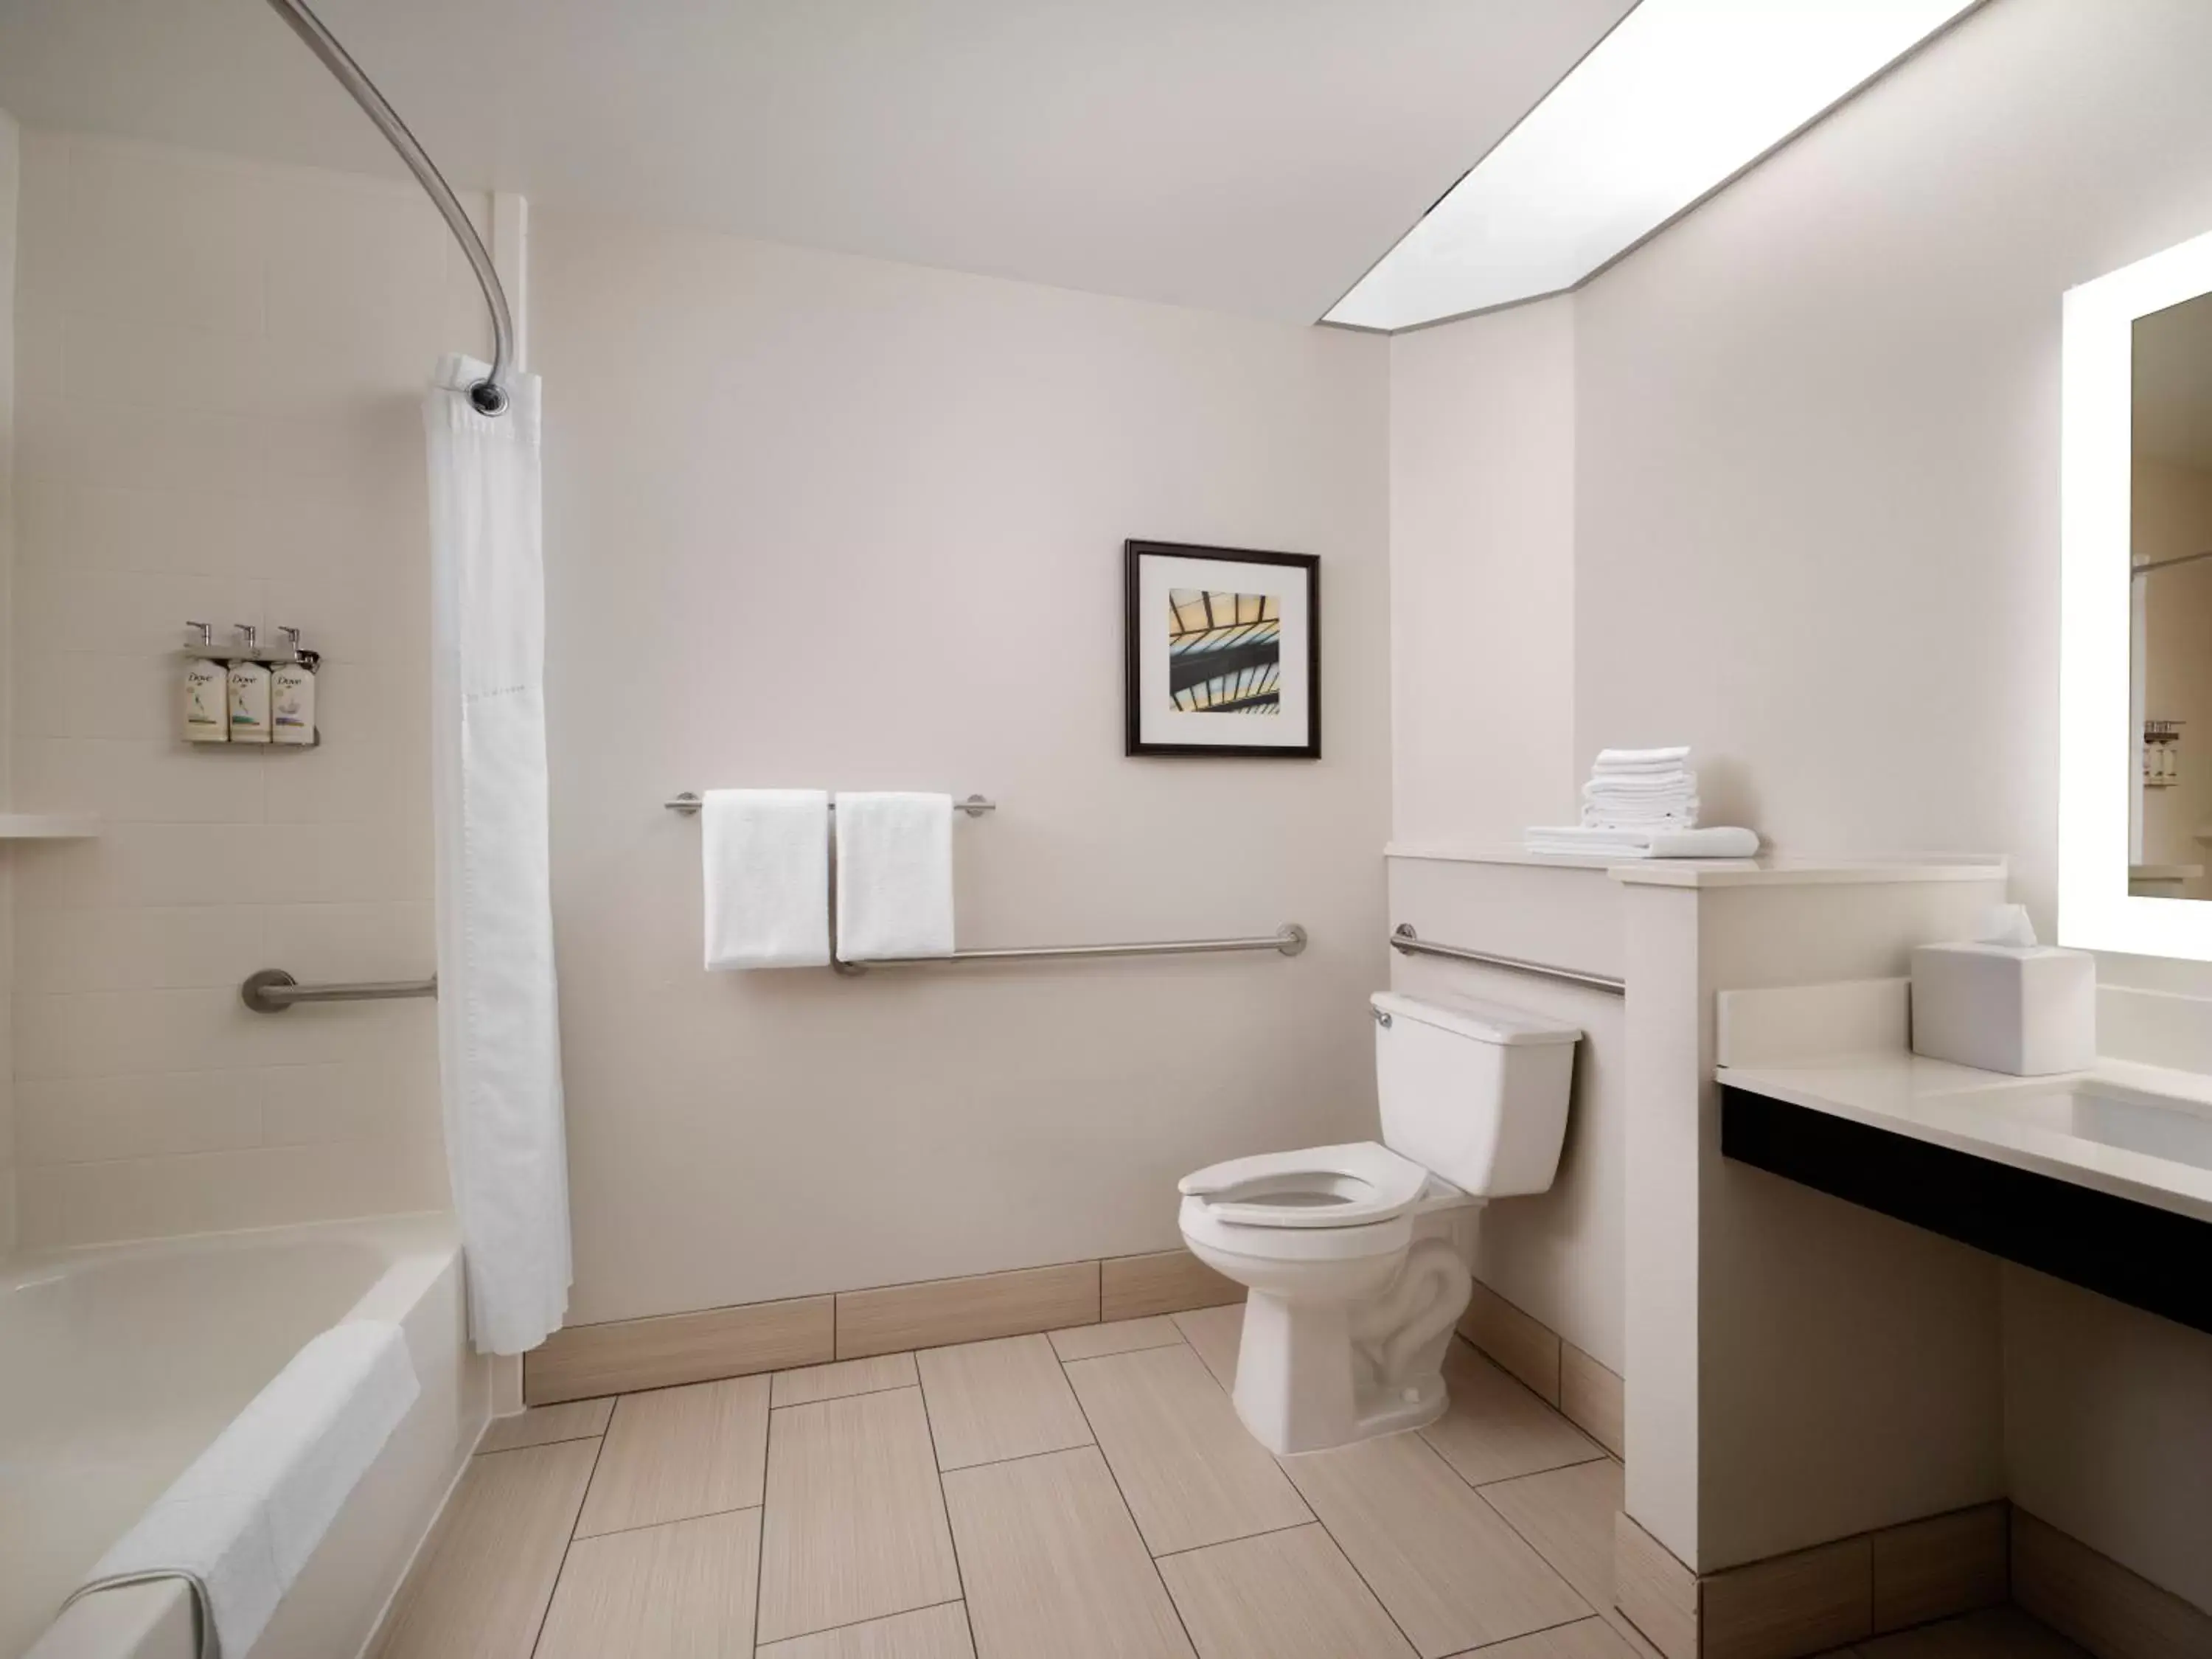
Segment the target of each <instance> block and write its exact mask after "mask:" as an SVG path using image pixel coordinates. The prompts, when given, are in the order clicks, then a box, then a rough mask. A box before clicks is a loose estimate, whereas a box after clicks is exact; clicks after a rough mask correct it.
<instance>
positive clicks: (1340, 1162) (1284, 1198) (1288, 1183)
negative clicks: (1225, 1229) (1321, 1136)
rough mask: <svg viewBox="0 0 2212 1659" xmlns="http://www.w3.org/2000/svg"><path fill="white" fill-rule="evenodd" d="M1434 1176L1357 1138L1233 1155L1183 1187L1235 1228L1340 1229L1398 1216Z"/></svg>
mask: <svg viewBox="0 0 2212 1659" xmlns="http://www.w3.org/2000/svg"><path fill="white" fill-rule="evenodd" d="M1429 1180H1430V1176H1429V1172H1428V1171H1427V1170H1425V1169H1423V1168H1422V1167H1421V1166H1420V1165H1419V1164H1416V1163H1414V1162H1413V1160H1412V1159H1411V1158H1401V1157H1400V1156H1399V1155H1398V1154H1397V1153H1395V1152H1392V1151H1391V1150H1390V1149H1389V1147H1387V1146H1382V1145H1380V1144H1379V1143H1377V1142H1376V1141H1372V1140H1355V1141H1351V1142H1348V1143H1346V1145H1344V1146H1310V1147H1307V1148H1306V1149H1304V1151H1302V1152H1261V1153H1258V1154H1256V1155H1255V1156H1254V1157H1251V1158H1231V1159H1229V1160H1228V1161H1227V1162H1226V1163H1224V1164H1210V1165H1208V1166H1207V1167H1206V1168H1205V1169H1203V1170H1198V1171H1197V1172H1195V1173H1194V1174H1192V1175H1187V1176H1184V1177H1183V1178H1182V1182H1181V1183H1180V1187H1179V1190H1180V1191H1181V1192H1182V1194H1183V1196H1184V1197H1185V1198H1186V1199H1188V1200H1196V1205H1197V1206H1203V1211H1204V1213H1205V1215H1206V1217H1207V1218H1209V1219H1211V1220H1212V1221H1214V1222H1217V1223H1223V1224H1226V1225H1229V1226H1231V1227H1256V1228H1270V1229H1273V1228H1302V1229H1303V1228H1328V1229H1336V1228H1346V1227H1365V1226H1373V1225H1376V1224H1378V1223H1381V1222H1386V1221H1392V1220H1395V1219H1396V1218H1399V1217H1401V1216H1402V1215H1404V1214H1405V1213H1406V1212H1407V1211H1408V1210H1410V1209H1412V1208H1413V1206H1414V1204H1415V1203H1416V1202H1418V1201H1419V1199H1420V1197H1421V1194H1422V1193H1423V1192H1424V1191H1425V1189H1426V1188H1427V1187H1428V1184H1429ZM1192 1207H1194V1206H1192V1205H1188V1204H1187V1205H1186V1206H1185V1208H1186V1209H1189V1208H1192Z"/></svg>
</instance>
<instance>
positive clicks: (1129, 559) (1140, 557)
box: [1121, 540, 1322, 760]
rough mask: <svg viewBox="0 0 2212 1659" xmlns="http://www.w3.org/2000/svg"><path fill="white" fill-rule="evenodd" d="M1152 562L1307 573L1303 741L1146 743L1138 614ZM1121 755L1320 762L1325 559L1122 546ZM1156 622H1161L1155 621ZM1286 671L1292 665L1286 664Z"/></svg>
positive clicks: (1189, 546)
mask: <svg viewBox="0 0 2212 1659" xmlns="http://www.w3.org/2000/svg"><path fill="white" fill-rule="evenodd" d="M1150 558H1171V559H1209V560H1217V561H1218V562H1221V563H1224V564H1231V565H1237V564H1243V565H1255V564H1262V565H1276V566H1288V567H1290V568H1293V569H1296V570H1297V571H1299V572H1301V573H1303V575H1304V581H1305V589H1306V607H1305V608H1306V618H1307V621H1306V650H1305V661H1304V671H1305V680H1306V696H1305V709H1306V731H1305V734H1304V737H1305V740H1304V742H1303V743H1274V744H1251V743H1218V744H1216V743H1158V742H1152V743H1147V742H1146V740H1145V737H1144V720H1143V708H1144V698H1145V695H1146V692H1145V687H1144V670H1143V661H1142V645H1143V641H1144V637H1145V635H1144V627H1145V621H1146V619H1145V618H1144V617H1141V616H1139V608H1140V606H1139V589H1140V585H1141V573H1142V571H1143V568H1144V563H1145V561H1146V559H1150ZM1121 586H1122V614H1121V633H1122V753H1123V754H1124V755H1127V756H1133V757H1135V756H1142V757H1175V758H1182V759H1193V760H1319V759H1320V758H1321V712H1322V701H1321V698H1322V681H1321V558H1320V556H1319V555H1318V554H1313V553H1275V552H1268V551H1265V550H1259V549H1255V548H1238V547H1206V546H1201V545H1199V544H1194V543H1189V542H1151V541H1136V540H1130V541H1125V542H1123V543H1122V544H1121ZM1153 620H1154V621H1155V622H1156V623H1157V621H1158V619H1157V618H1155V619H1153ZM1288 666H1289V665H1287V664H1286V665H1285V668H1287V667H1288Z"/></svg>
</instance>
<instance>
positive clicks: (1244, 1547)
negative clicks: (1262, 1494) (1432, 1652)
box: [1159, 1527, 1413, 1659]
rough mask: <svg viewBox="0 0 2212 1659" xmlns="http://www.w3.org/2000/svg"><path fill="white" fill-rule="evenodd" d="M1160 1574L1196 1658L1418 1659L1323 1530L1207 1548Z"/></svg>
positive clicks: (1169, 1561) (1170, 1562)
mask: <svg viewBox="0 0 2212 1659" xmlns="http://www.w3.org/2000/svg"><path fill="white" fill-rule="evenodd" d="M1159 1567H1160V1577H1163V1578H1164V1579H1166V1580H1167V1585H1168V1593H1169V1594H1170V1595H1173V1596H1174V1597H1175V1602H1176V1607H1177V1609H1178V1610H1179V1611H1181V1613H1182V1622H1183V1626H1184V1628H1185V1629H1187V1630H1188V1631H1189V1632H1190V1639H1191V1642H1192V1643H1193V1644H1194V1645H1195V1646H1196V1647H1197V1649H1198V1652H1199V1659H1394V1656H1403V1659H1413V1648H1412V1647H1411V1646H1410V1645H1408V1644H1407V1641H1406V1638H1404V1637H1403V1636H1402V1635H1401V1634H1400V1633H1399V1631H1398V1627H1397V1626H1395V1625H1394V1624H1392V1623H1391V1622H1390V1615H1389V1613H1385V1612H1383V1604H1382V1603H1381V1602H1379V1601H1376V1599H1375V1594H1374V1592H1373V1591H1371V1590H1370V1589H1368V1588H1367V1586H1366V1585H1365V1584H1364V1583H1362V1582H1361V1581H1360V1577H1359V1575H1358V1573H1356V1572H1354V1571H1352V1564H1351V1563H1350V1562H1349V1561H1346V1559H1344V1552H1343V1551H1341V1550H1340V1549H1338V1548H1337V1547H1336V1546H1335V1545H1334V1543H1332V1542H1331V1541H1330V1540H1329V1536H1328V1533H1326V1532H1324V1531H1323V1530H1322V1528H1319V1527H1292V1528H1289V1529H1288V1530H1287V1531H1284V1532H1271V1533H1268V1534H1265V1535H1264V1536H1262V1537H1259V1538H1240V1539H1237V1540H1236V1541H1234V1542H1231V1543H1227V1544H1213V1545H1210V1546H1208V1547H1206V1548H1205V1549H1202V1550H1191V1551H1188V1552H1187V1553H1184V1554H1182V1555H1170V1556H1167V1557H1165V1558H1164V1559H1162V1560H1161V1562H1160V1564H1159Z"/></svg>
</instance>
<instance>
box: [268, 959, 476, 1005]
mask: <svg viewBox="0 0 2212 1659" xmlns="http://www.w3.org/2000/svg"><path fill="white" fill-rule="evenodd" d="M437 994H438V976H437V975H435V974H433V975H430V977H429V978H428V979H387V980H365V981H361V982H359V983H357V984H352V985H302V984H301V983H300V981H298V980H296V979H294V978H293V977H292V976H291V975H289V974H288V973H286V972H285V971H284V970H283V969H282V968H264V969H262V970H261V971H260V972H259V973H258V974H253V975H248V977H247V979H246V983H245V984H243V985H241V986H240V987H238V1000H240V1002H242V1003H244V1004H245V1005H246V1006H247V1007H249V1008H251V1009H252V1010H253V1012H255V1013H257V1014H281V1013H283V1012H284V1011H285V1010H286V1009H287V1008H289V1007H292V1006H294V1005H295V1004H297V1003H302V1002H383V1001H386V1000H389V999H391V998H393V997H434V996H435V995H437Z"/></svg>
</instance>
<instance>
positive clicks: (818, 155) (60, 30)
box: [0, 0, 1632, 323]
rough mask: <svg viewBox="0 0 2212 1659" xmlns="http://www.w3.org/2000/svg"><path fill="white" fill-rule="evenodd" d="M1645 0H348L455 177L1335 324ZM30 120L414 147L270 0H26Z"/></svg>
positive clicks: (312, 156) (545, 200) (24, 78)
mask: <svg viewBox="0 0 2212 1659" xmlns="http://www.w3.org/2000/svg"><path fill="white" fill-rule="evenodd" d="M1631 4H1632V0H1363V3H1360V4H1358V5H1350V4H1346V3H1343V0H319V3H318V6H317V9H318V11H319V15H321V16H322V18H323V20H324V21H325V23H327V24H328V25H329V26H330V27H331V29H332V30H333V32H335V33H337V36H338V38H339V39H340V40H343V42H344V43H345V45H346V46H347V47H348V49H349V51H350V52H352V53H353V55H354V57H355V58H356V59H357V60H358V61H359V62H360V63H361V64H362V67H363V68H364V69H366V70H368V73H369V75H370V76H371V78H373V79H374V80H375V81H376V82H378V84H379V85H380V86H381V87H382V88H383V89H384V92H385V94H386V96H387V97H388V98H390V99H391V100H392V103H393V105H394V106H396V107H397V108H398V111H399V112H400V114H401V115H402V116H403V117H404V118H405V119H406V120H407V122H408V123H409V125H410V126H412V127H413V128H414V129H415V131H416V133H417V135H418V136H419V137H421V138H422V141H423V143H425V144H426V145H427V146H428V149H429V150H430V152H431V154H432V155H434V156H435V158H436V159H437V161H438V162H439V164H440V166H441V168H442V169H443V170H444V171H445V173H447V177H448V178H450V179H452V180H453V183H454V184H455V185H456V186H458V187H461V188H474V189H486V188H493V189H501V190H512V191H521V192H522V193H524V194H525V195H527V196H528V197H531V198H532V201H533V202H535V203H537V204H540V205H543V206H545V207H549V208H578V209H586V210H600V211H605V212H611V213H618V214H624V215H632V216H640V217H645V218H651V219H656V220H662V221H666V222H674V223H682V224H690V225H696V226H701V227H705V228H714V229H720V230H726V231H730V232H734V233H736V234H741V235H746V236H753V237H759V238H762V239H764V240H771V241H778V242H787V243H793V244H796V245H799V246H811V247H823V248H835V249H840V250H843V251H846V252H855V253H864V254H871V255H875V256H878V257H880V258H893V259H902V260H908V261H912V262H915V263H917V264H931V265H941V266H945V267H949V268H951V269H954V270H969V271H977V272H983V273H987V274H992V275H998V276H1012V277H1018V278H1021V279H1024V280H1026V281H1030V282H1036V283H1054V284H1058V285H1060V286H1065V287H1069V288H1077V289H1090V290H1092V291H1094V292H1098V293H1105V294H1117V295H1128V296H1130V297H1133V298H1138V299H1146V300H1158V301H1169V302H1171V303H1175V304H1180V305H1189V306H1197V307H1205V308H1207V309H1211V310H1216V311H1224V312H1231V313H1241V314H1244V315H1248V316H1254V317H1264V318H1273V319H1279V320H1282V321H1285V322H1297V323H1307V322H1311V321H1313V320H1314V319H1316V318H1318V317H1319V316H1321V314H1322V313H1323V312H1325V311H1327V310H1328V308H1329V307H1330V306H1331V305H1332V304H1334V302H1335V301H1336V300H1337V299H1338V298H1339V297H1340V295H1342V294H1343V293H1344V292H1345V290H1346V289H1348V288H1350V287H1351V286H1352V283H1354V282H1355V281H1357V280H1358V277H1359V276H1360V275H1361V273H1362V272H1363V271H1364V270H1365V269H1366V268H1367V266H1368V265H1369V264H1371V263H1373V262H1374V261H1375V260H1376V258H1380V257H1381V256H1382V255H1383V253H1384V252H1386V251H1387V250H1388V249H1389V247H1390V246H1391V245H1392V244H1393V243H1395V241H1396V240H1398V238H1399V237H1400V236H1401V234H1404V232H1405V231H1406V229H1407V227H1409V226H1410V225H1412V224H1413V222H1415V221H1416V220H1418V219H1419V217H1420V216H1421V215H1422V214H1423V213H1424V212H1425V210H1427V209H1428V207H1429V205H1430V204H1431V203H1432V202H1433V201H1435V200H1436V198H1437V197H1438V196H1440V195H1441V194H1443V191H1445V190H1447V189H1449V187H1450V185H1452V183H1453V182H1454V181H1455V179H1458V177H1459V176H1460V174H1461V173H1463V172H1465V171H1466V170H1467V168H1468V167H1470V166H1472V165H1473V164H1474V162H1475V161H1477V160H1479V159H1480V157H1481V155H1483V153H1484V152H1485V151H1486V150H1487V149H1489V148H1490V146H1491V145H1492V143H1495V142H1496V141H1497V140H1498V138H1499V137H1502V136H1503V135H1504V132H1505V131H1506V130H1507V129H1508V128H1509V127H1510V126H1511V125H1512V124H1513V123H1514V121H1515V120H1516V119H1517V118H1519V117H1520V116H1521V115H1522V113H1523V112H1525V111H1526V110H1528V108H1529V106H1532V105H1533V104H1534V103H1535V102H1536V101H1537V100H1539V99H1541V97H1542V96H1543V94H1545V92H1546V91H1547V89H1548V88H1550V87H1551V85H1552V84H1553V82H1555V81H1557V80H1558V79H1559V76H1562V75H1564V74H1565V72H1566V71H1567V70H1568V69H1570V68H1571V66H1572V65H1573V64H1574V63H1575V61H1576V59H1577V58H1579V57H1580V56H1581V55H1582V54H1583V52H1585V51H1587V50H1588V49H1589V47H1590V46H1592V45H1594V44H1595V42H1596V41H1597V40H1599V39H1600V38H1601V36H1602V35H1603V34H1604V33H1605V31H1606V30H1607V28H1608V27H1611V26H1612V24H1613V23H1614V22H1615V21H1618V20H1619V19H1620V16H1621V15H1623V14H1624V13H1626V11H1627V10H1628V9H1630V6H1631ZM0 107H4V108H5V109H7V110H8V111H9V112H11V113H13V114H14V115H15V117H16V118H18V119H19V120H21V121H22V122H23V123H24V124H25V125H28V126H32V127H47V128H58V129H64V130H68V131H80V132H98V133H106V134H112V135H117V136H120V137H131V138H138V139H145V140H150V141H154V142H157V143H175V144H182V145H186V146H191V147H194V148H199V149H213V150H218V151H222V152H226V153H228V154H233V155H245V156H251V157H261V158H267V159H270V160H282V161H292V162H299V163H304V164H307V165H313V166H322V167H339V168H346V169H351V170H356V171H376V172H380V173H395V174H396V173H398V171H399V169H398V162H397V161H394V160H393V159H392V157H391V155H389V153H388V152H386V151H385V150H384V149H383V148H382V140H381V139H380V138H379V137H377V136H376V134H375V132H374V130H373V129H371V128H370V127H369V126H368V124H367V122H366V121H365V119H364V118H362V116H361V114H360V113H359V112H358V111H356V109H355V108H354V106H352V104H351V103H350V102H349V100H347V98H346V96H345V94H343V92H342V91H341V90H340V89H339V88H337V85H336V83H335V82H332V81H331V80H330V79H329V77H328V76H326V75H325V72H324V71H323V70H322V69H321V67H320V66H319V64H316V63H315V62H314V61H313V58H311V57H310V56H309V55H308V53H307V50H306V48H305V47H304V46H301V44H300V42H299V41H298V40H295V38H294V36H293V35H292V33H290V31H289V29H287V28H286V27H284V26H283V23H282V22H281V21H279V20H278V19H277V18H276V15H274V14H273V13H271V12H270V10H269V9H268V8H267V6H266V5H265V4H264V3H263V0H0Z"/></svg>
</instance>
